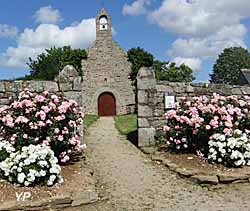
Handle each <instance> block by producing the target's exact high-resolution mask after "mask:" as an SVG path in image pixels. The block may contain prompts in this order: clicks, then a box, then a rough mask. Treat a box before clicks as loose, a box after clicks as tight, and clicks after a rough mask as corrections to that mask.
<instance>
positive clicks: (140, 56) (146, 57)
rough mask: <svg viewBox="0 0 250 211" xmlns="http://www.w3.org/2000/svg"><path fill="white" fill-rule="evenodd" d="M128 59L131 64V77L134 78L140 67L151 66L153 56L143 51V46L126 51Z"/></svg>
mask: <svg viewBox="0 0 250 211" xmlns="http://www.w3.org/2000/svg"><path fill="white" fill-rule="evenodd" d="M127 55H128V61H129V62H131V64H132V67H131V69H132V72H131V75H130V77H131V79H132V80H135V79H136V76H137V73H138V71H139V69H140V68H141V67H152V65H153V62H154V56H153V55H152V54H151V53H149V52H147V51H145V50H144V49H143V48H140V47H137V48H131V49H130V50H129V51H128V52H127Z"/></svg>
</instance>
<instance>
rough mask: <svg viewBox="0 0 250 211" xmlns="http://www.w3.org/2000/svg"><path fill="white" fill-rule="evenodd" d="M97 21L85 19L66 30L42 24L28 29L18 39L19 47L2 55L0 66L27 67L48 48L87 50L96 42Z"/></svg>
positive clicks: (10, 48) (10, 49) (11, 48)
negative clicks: (31, 60) (66, 46)
mask: <svg viewBox="0 0 250 211" xmlns="http://www.w3.org/2000/svg"><path fill="white" fill-rule="evenodd" d="M95 35H96V27H95V19H94V18H91V19H85V20H82V21H81V22H80V23H78V24H75V25H71V26H68V27H65V28H62V29H61V28H59V26H57V25H54V24H41V25H39V26H38V27H37V28H36V29H30V28H26V29H25V30H24V32H23V33H21V35H20V37H19V38H18V41H17V42H18V43H17V47H9V48H8V49H7V50H6V52H4V53H2V55H0V65H1V66H8V67H26V62H27V61H28V58H29V57H31V58H35V57H36V56H37V55H38V54H40V53H42V52H44V50H45V49H46V48H50V47H53V46H56V47H62V46H65V45H71V46H72V47H73V48H87V47H89V46H90V44H91V43H92V42H93V41H94V40H95Z"/></svg>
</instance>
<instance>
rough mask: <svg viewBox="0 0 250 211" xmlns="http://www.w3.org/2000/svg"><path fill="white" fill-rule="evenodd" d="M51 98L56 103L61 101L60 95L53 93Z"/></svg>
mask: <svg viewBox="0 0 250 211" xmlns="http://www.w3.org/2000/svg"><path fill="white" fill-rule="evenodd" d="M51 99H52V100H53V102H54V103H55V104H57V103H59V97H58V96H56V95H52V96H51Z"/></svg>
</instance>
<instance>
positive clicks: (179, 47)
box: [147, 0, 250, 66]
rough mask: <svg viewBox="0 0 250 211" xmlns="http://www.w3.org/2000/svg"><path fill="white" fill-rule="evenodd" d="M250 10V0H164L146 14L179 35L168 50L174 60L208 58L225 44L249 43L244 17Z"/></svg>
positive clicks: (220, 50) (249, 14)
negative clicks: (245, 40) (243, 22)
mask: <svg viewBox="0 0 250 211" xmlns="http://www.w3.org/2000/svg"><path fill="white" fill-rule="evenodd" d="M249 10H250V1H249V0H237V1H235V0H218V1H211V0H163V2H162V4H161V6H160V7H159V8H158V9H155V10H154V11H151V12H148V13H147V17H148V19H149V21H150V22H152V23H155V24H157V25H158V26H159V27H160V28H162V29H164V30H166V31H168V32H171V33H173V34H175V35H176V36H178V38H177V39H176V40H175V41H174V42H173V43H172V47H171V49H170V50H168V54H169V55H171V56H172V57H173V58H175V60H177V61H179V60H182V59H183V58H197V59H200V60H206V59H214V58H215V57H217V55H218V54H219V53H221V52H222V50H223V49H224V48H226V47H232V46H242V47H246V44H245V42H244V38H245V36H246V34H247V32H248V30H247V28H246V26H245V25H244V24H242V21H243V20H245V19H249V18H250V13H249ZM180 58H181V59H180ZM197 64H199V63H197ZM198 66H199V65H198Z"/></svg>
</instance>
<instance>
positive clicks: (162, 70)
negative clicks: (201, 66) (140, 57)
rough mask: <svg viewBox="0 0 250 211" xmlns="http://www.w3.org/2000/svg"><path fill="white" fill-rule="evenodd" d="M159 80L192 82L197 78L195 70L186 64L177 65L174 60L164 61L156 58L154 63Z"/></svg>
mask: <svg viewBox="0 0 250 211" xmlns="http://www.w3.org/2000/svg"><path fill="white" fill-rule="evenodd" d="M153 67H154V69H155V75H156V79H157V80H163V81H171V82H192V81H193V80H194V79H195V78H194V76H193V70H192V69H191V68H190V67H188V66H186V65H185V64H182V65H180V66H179V67H178V66H176V64H175V63H174V62H172V63H170V62H162V61H158V60H155V61H154V65H153Z"/></svg>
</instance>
